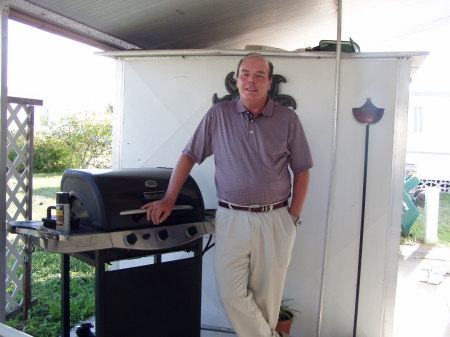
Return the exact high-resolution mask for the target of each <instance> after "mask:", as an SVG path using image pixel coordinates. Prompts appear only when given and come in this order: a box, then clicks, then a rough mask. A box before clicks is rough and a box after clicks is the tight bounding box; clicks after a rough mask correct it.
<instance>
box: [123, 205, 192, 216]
mask: <svg viewBox="0 0 450 337" xmlns="http://www.w3.org/2000/svg"><path fill="white" fill-rule="evenodd" d="M193 208H194V207H193V206H191V205H175V206H173V210H174V211H185V210H191V209H193ZM143 213H147V210H146V209H141V208H138V209H128V210H125V211H120V215H135V214H143Z"/></svg>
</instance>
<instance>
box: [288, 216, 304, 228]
mask: <svg viewBox="0 0 450 337" xmlns="http://www.w3.org/2000/svg"><path fill="white" fill-rule="evenodd" d="M289 214H290V216H291V218H292V221H294V224H295V225H296V226H300V225H301V224H302V218H300V217H299V216H296V215H294V214H291V213H289Z"/></svg>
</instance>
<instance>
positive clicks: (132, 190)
mask: <svg viewBox="0 0 450 337" xmlns="http://www.w3.org/2000/svg"><path fill="white" fill-rule="evenodd" d="M171 173H172V170H171V169H168V168H151V169H120V170H74V169H69V170H66V171H65V172H64V174H63V176H62V179H61V191H63V192H68V193H69V204H70V231H69V232H68V233H67V232H64V231H61V230H57V229H56V227H55V224H56V220H55V217H54V216H53V215H52V214H51V211H52V209H53V208H54V207H49V209H48V214H47V217H46V218H44V219H42V221H19V222H12V223H9V224H8V230H9V231H10V232H12V233H17V234H21V235H27V236H28V237H29V238H30V239H31V242H33V243H34V244H35V245H37V246H39V247H42V248H43V249H45V250H48V251H50V252H55V253H60V254H62V290H61V292H62V294H61V295H62V296H61V298H62V308H63V336H69V330H70V326H69V325H70V323H69V322H70V274H69V271H70V258H69V257H70V256H73V257H75V258H78V259H80V260H82V261H84V262H86V263H89V264H91V265H93V266H94V267H95V271H96V287H95V288H96V290H95V292H96V294H95V295H96V325H95V330H96V336H103V337H116V336H117V337H124V336H133V337H139V336H143V337H144V336H145V337H148V336H155V337H173V336H183V337H196V336H200V304H201V274H202V253H203V251H204V247H203V236H205V235H208V234H212V233H213V231H214V227H213V222H212V220H211V218H210V217H208V216H210V215H211V214H209V215H208V216H207V214H206V212H205V209H204V205H203V199H202V195H201V192H200V189H199V188H198V186H197V184H196V182H195V181H194V179H193V178H192V177H190V176H189V177H188V179H187V180H186V182H185V183H184V185H183V187H182V189H181V191H180V194H179V197H178V199H177V201H176V203H175V207H174V210H173V212H172V214H171V215H170V216H169V217H168V219H167V220H166V221H164V222H163V223H161V224H160V225H154V224H153V223H152V222H151V221H148V220H147V219H146V214H145V210H141V209H140V207H141V206H142V205H143V204H145V203H148V202H150V201H155V200H159V199H161V198H163V197H164V194H165V191H166V190H167V187H168V183H169V179H170V175H171ZM172 252H186V253H188V254H185V253H183V254H181V255H183V258H182V259H178V260H172V261H168V262H163V259H162V256H163V254H165V253H172ZM145 256H153V260H152V261H153V262H151V263H148V262H146V263H145V264H144V265H141V266H137V267H132V268H123V269H114V270H112V269H108V267H107V265H109V264H111V263H112V262H115V261H120V260H128V259H133V258H139V257H145ZM186 256H187V257H186ZM150 260H151V259H150ZM146 261H148V259H146ZM174 318H175V321H173V319H174Z"/></svg>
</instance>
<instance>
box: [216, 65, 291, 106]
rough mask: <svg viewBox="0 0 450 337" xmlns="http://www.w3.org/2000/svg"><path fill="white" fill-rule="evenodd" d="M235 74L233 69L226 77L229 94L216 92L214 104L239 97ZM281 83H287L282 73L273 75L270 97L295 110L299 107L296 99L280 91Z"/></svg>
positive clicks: (235, 99)
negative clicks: (220, 94)
mask: <svg viewBox="0 0 450 337" xmlns="http://www.w3.org/2000/svg"><path fill="white" fill-rule="evenodd" d="M233 75H234V71H232V72H231V73H229V74H228V75H227V76H226V77H225V88H226V89H227V91H228V93H229V95H225V96H223V97H221V98H219V97H218V96H217V94H214V96H213V104H216V103H218V102H222V101H237V100H238V99H239V90H238V88H237V87H236V80H235V79H234V77H233ZM280 83H286V79H285V78H284V77H283V76H281V75H273V79H272V86H271V87H270V90H269V97H270V98H271V99H272V100H273V101H274V102H276V103H278V104H280V105H283V106H286V107H291V108H292V109H294V110H295V109H296V108H297V103H296V102H295V99H294V98H293V97H291V96H289V95H284V94H279V93H278V89H279V86H280Z"/></svg>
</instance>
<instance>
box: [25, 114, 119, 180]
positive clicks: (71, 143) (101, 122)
mask: <svg viewBox="0 0 450 337" xmlns="http://www.w3.org/2000/svg"><path fill="white" fill-rule="evenodd" d="M43 126H44V127H43V129H42V130H39V131H37V132H36V136H35V141H34V153H33V168H34V172H35V173H61V172H63V171H64V170H65V169H67V168H109V167H111V160H112V109H111V108H109V109H108V111H107V112H106V113H104V114H102V115H97V114H95V113H85V114H72V115H69V116H65V117H64V118H62V119H61V120H59V121H58V122H56V123H50V122H49V121H48V120H43Z"/></svg>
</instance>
